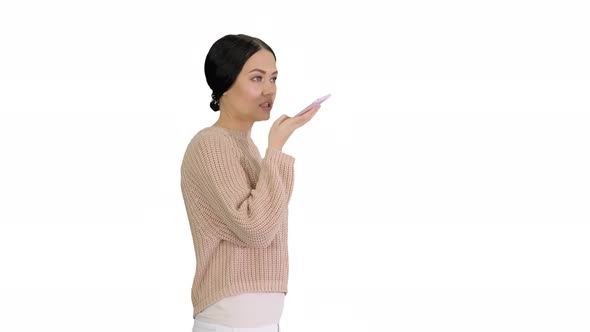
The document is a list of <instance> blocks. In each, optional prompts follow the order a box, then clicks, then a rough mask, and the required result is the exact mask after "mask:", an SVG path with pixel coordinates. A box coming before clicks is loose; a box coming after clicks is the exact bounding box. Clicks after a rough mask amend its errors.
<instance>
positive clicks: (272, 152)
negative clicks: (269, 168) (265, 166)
mask: <svg viewBox="0 0 590 332" xmlns="http://www.w3.org/2000/svg"><path fill="white" fill-rule="evenodd" d="M265 159H267V160H268V161H270V162H278V163H279V164H287V165H288V166H293V165H294V164H295V157H293V156H291V155H289V154H286V153H284V152H283V151H281V150H279V149H275V148H272V147H268V148H266V157H265Z"/></svg>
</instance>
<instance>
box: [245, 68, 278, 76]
mask: <svg viewBox="0 0 590 332" xmlns="http://www.w3.org/2000/svg"><path fill="white" fill-rule="evenodd" d="M253 71H259V72H261V73H262V74H264V75H266V71H264V70H262V69H258V68H254V69H252V70H250V71H249V72H248V73H251V72H253ZM278 73H279V71H278V70H277V71H275V72H274V73H272V74H273V75H276V74H278Z"/></svg>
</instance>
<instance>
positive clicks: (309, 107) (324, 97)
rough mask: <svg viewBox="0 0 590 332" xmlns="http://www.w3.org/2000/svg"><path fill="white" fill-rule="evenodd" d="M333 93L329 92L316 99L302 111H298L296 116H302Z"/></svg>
mask: <svg viewBox="0 0 590 332" xmlns="http://www.w3.org/2000/svg"><path fill="white" fill-rule="evenodd" d="M331 95H332V94H327V95H325V96H323V97H321V98H318V99H316V100H315V101H314V102H313V103H311V104H309V106H307V107H306V108H304V109H303V110H302V111H301V112H299V113H297V115H295V116H300V115H301V114H304V113H306V112H307V111H309V110H311V109H312V108H313V107H314V106H317V105H319V104H321V103H323V102H324V101H325V100H326V99H328V98H330V96H331Z"/></svg>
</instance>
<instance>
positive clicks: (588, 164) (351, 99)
mask: <svg viewBox="0 0 590 332" xmlns="http://www.w3.org/2000/svg"><path fill="white" fill-rule="evenodd" d="M385 3H386V2H385V1H384V2H379V1H374V0H373V1H369V0H367V1H361V2H346V1H343V2H338V3H337V2H333V3H328V2H326V3H324V2H321V1H296V2H288V3H279V2H277V1H235V2H229V1H225V2H221V1H220V2H214V1H207V2H202V1H122V0H117V1H16V0H13V1H2V3H1V4H0V48H1V51H0V114H1V115H0V155H1V158H2V159H1V163H0V167H1V172H0V222H1V223H0V264H1V265H0V268H1V272H0V331H10V332H17V331H62V332H65V331H190V330H191V328H192V317H191V315H192V306H191V302H190V287H191V283H192V278H193V275H194V268H195V261H194V251H193V246H192V239H191V237H190V230H189V226H188V221H187V218H186V212H185V208H184V203H183V201H182V196H181V192H180V173H179V172H180V163H181V160H182V157H183V153H184V150H185V148H186V145H187V144H188V141H189V140H190V138H192V136H193V135H194V134H195V133H196V131H198V130H200V129H201V128H203V127H205V126H209V125H211V124H212V123H213V122H215V120H216V119H217V117H218V113H214V112H212V111H211V110H210V109H209V106H208V104H209V100H210V99H209V96H210V90H209V89H208V87H207V85H206V82H205V76H204V73H203V64H204V59H205V55H206V53H207V51H208V50H209V47H210V46H211V44H212V43H213V42H214V41H215V40H217V39H218V38H220V37H222V36H223V35H225V34H234V33H245V34H250V35H253V36H257V37H260V38H261V39H263V40H264V41H266V42H267V43H268V44H270V45H271V47H273V49H274V50H275V52H276V54H277V59H278V61H277V66H278V69H279V71H280V78H279V81H278V84H279V92H278V97H277V100H276V104H275V107H274V109H273V113H272V116H271V120H270V121H267V122H264V123H258V124H256V125H255V126H254V130H253V137H254V140H255V142H256V143H257V144H258V145H259V149H260V150H261V151H262V152H264V150H265V149H266V135H267V133H268V129H269V128H270V125H271V123H272V121H274V120H275V119H276V118H277V117H279V116H280V115H281V114H283V113H286V114H289V115H293V114H295V113H297V112H298V111H299V110H300V108H301V107H303V106H305V105H307V104H308V103H309V102H311V101H312V100H314V99H316V98H317V97H320V96H322V95H324V94H326V93H332V98H331V99H329V100H328V101H327V102H325V103H324V106H323V107H322V109H321V111H320V112H319V113H318V114H317V116H316V117H315V118H314V120H313V121H312V122H310V123H309V124H308V125H307V126H305V127H303V128H301V129H300V130H299V131H297V132H296V133H295V134H294V135H293V136H292V137H291V139H290V141H289V142H288V143H287V145H286V146H285V148H284V151H285V152H287V153H289V154H291V155H293V156H295V158H296V164H295V165H296V183H295V190H294V193H293V198H292V201H291V204H290V258H291V265H290V268H291V273H290V278H289V293H288V295H287V300H286V306H285V310H284V313H283V319H282V321H281V325H282V331H287V332H300V331H454V332H456V331H478V332H481V331H569V332H571V331H588V330H590V318H589V316H588V314H589V313H590V285H589V282H588V280H590V241H589V240H588V239H589V237H590V225H589V222H590V208H589V203H590V189H589V188H590V176H589V172H588V169H590V156H589V154H590V153H589V152H590V130H589V127H590V93H589V92H590V65H589V63H590V61H588V59H590V46H589V44H590V43H589V41H590V34H589V31H590V20H588V17H590V12H589V11H588V9H587V8H586V7H584V1H563V0H561V1H515V0H510V1H487V2H483V1H405V2H393V3H389V4H387V5H386V4H385Z"/></svg>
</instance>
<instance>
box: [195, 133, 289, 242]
mask: <svg viewBox="0 0 590 332" xmlns="http://www.w3.org/2000/svg"><path fill="white" fill-rule="evenodd" d="M190 153H191V156H190V157H191V159H192V160H193V161H194V165H193V166H192V167H191V168H192V172H194V173H192V174H193V176H194V184H195V186H196V190H199V191H201V193H202V195H200V196H201V197H204V200H206V202H203V203H205V204H200V205H201V208H202V209H210V210H211V211H209V212H210V213H212V214H213V215H214V216H215V217H214V218H206V219H207V220H205V221H204V222H205V225H206V226H209V229H210V231H212V232H213V233H214V234H215V235H216V236H218V237H220V238H221V239H224V240H227V241H230V242H233V243H235V244H237V245H240V246H245V247H254V248H263V247H268V246H269V245H270V243H271V242H272V241H273V239H274V238H275V237H276V235H277V233H278V231H279V229H280V226H281V221H282V220H286V219H285V218H283V214H286V213H287V206H288V203H289V200H290V197H291V192H292V190H293V165H294V158H293V157H292V156H290V155H287V154H285V153H283V152H282V151H280V150H276V149H273V148H268V149H267V150H266V155H265V157H264V158H263V159H262V162H261V165H260V173H259V174H258V181H257V183H255V184H254V185H251V184H250V182H249V180H248V176H247V174H246V171H245V170H244V166H242V163H241V162H240V153H239V151H238V149H237V148H236V147H235V146H234V145H233V144H232V143H231V141H230V139H229V138H227V137H224V136H207V137H204V138H203V139H202V140H200V141H199V142H197V143H196V144H195V146H194V149H192V151H190ZM252 187H253V188H252Z"/></svg>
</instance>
